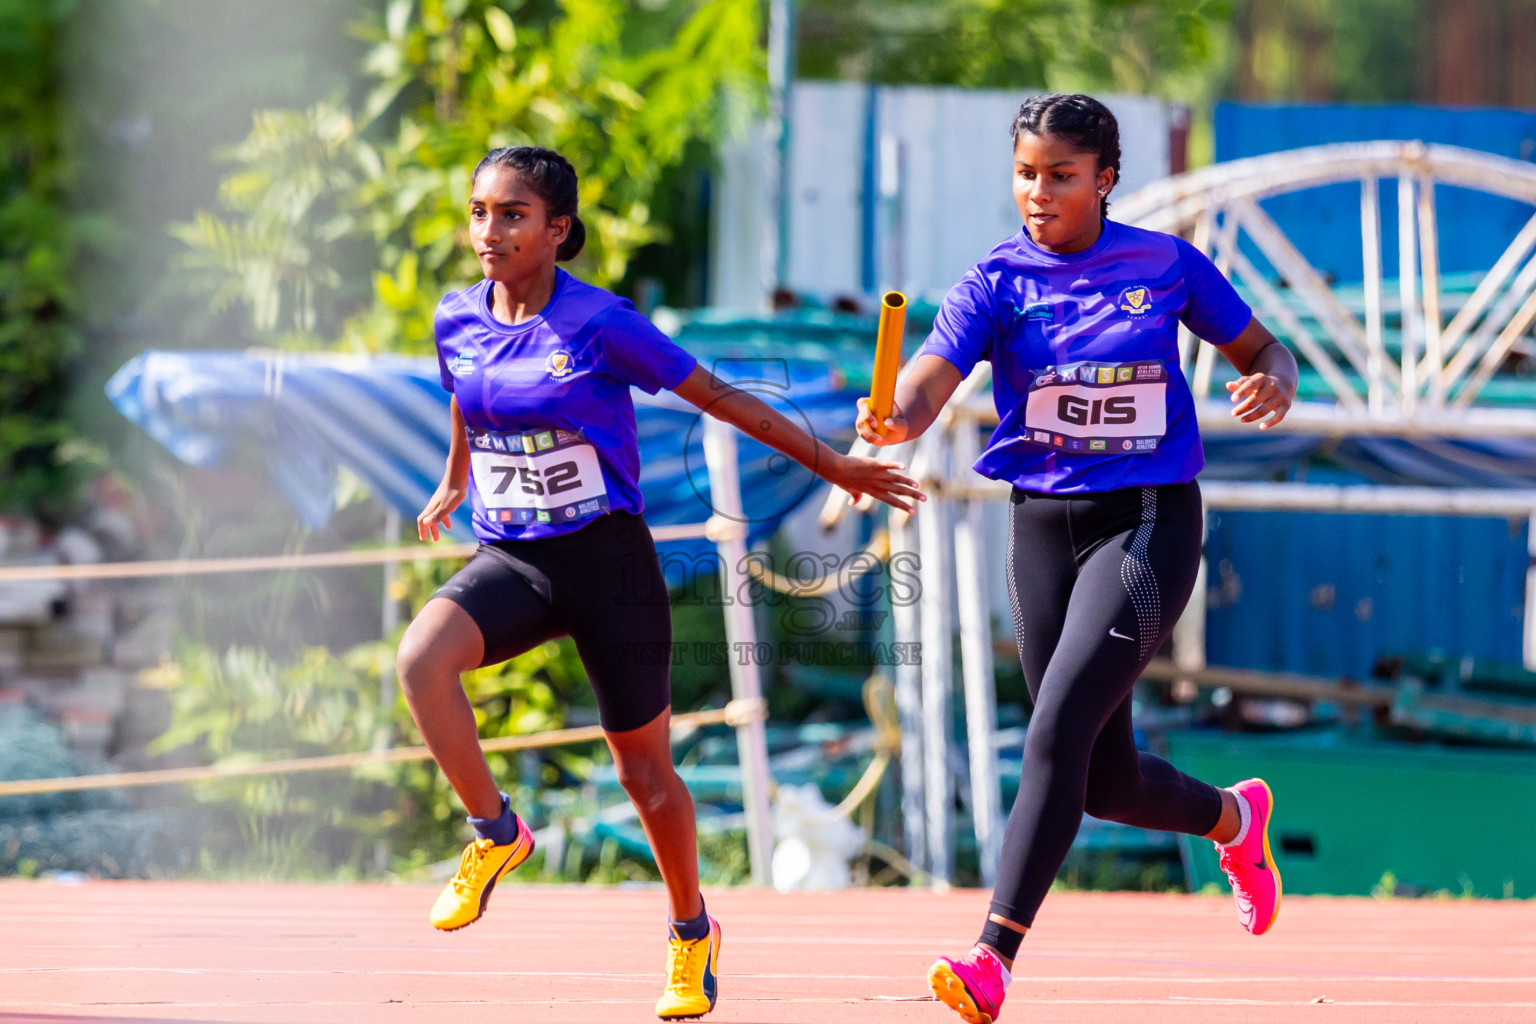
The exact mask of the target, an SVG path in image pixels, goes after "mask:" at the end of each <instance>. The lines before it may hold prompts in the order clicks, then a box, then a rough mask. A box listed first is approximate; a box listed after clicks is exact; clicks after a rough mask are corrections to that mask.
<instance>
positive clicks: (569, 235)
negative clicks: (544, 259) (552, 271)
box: [555, 213, 587, 263]
mask: <svg viewBox="0 0 1536 1024" xmlns="http://www.w3.org/2000/svg"><path fill="white" fill-rule="evenodd" d="M586 244H587V226H586V225H585V224H583V223H582V222H581V218H580V217H578V216H576V215H575V214H574V213H573V214H571V229H570V230H569V231H567V232H566V234H565V241H563V242H561V243H560V248H558V249H556V250H555V259H556V260H559V261H560V262H561V263H564V262H565V261H566V260H573V259H575V258H576V257H577V256H578V255H580V253H581V250H582V247H583V246H585V245H586Z"/></svg>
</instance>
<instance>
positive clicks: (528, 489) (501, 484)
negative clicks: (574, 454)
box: [490, 461, 581, 497]
mask: <svg viewBox="0 0 1536 1024" xmlns="http://www.w3.org/2000/svg"><path fill="white" fill-rule="evenodd" d="M490 470H491V472H492V473H494V474H495V475H496V476H497V477H499V480H498V481H497V483H496V486H495V488H494V489H492V491H491V493H492V494H505V493H507V488H509V487H511V486H512V484H513V483H514V482H517V483H518V486H519V488H520V489H521V490H522V492H523V493H524V494H531V495H535V496H537V497H542V496H544V495H546V494H550V495H552V494H564V493H565V492H567V491H574V490H576V489H577V488H579V487H580V486H581V477H580V473H581V470H580V468H579V467H578V466H577V465H576V463H575V462H574V461H572V462H558V463H556V464H555V465H553V466H550V467H548V468H547V469H545V470H544V471H543V472H542V474H541V473H540V470H539V469H538V468H537V467H535V466H506V465H501V466H491V467H490ZM541 476H542V479H541Z"/></svg>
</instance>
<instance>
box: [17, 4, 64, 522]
mask: <svg viewBox="0 0 1536 1024" xmlns="http://www.w3.org/2000/svg"><path fill="white" fill-rule="evenodd" d="M72 6H73V5H72V4H71V3H68V2H64V0H53V2H44V0H3V2H0V61H4V63H5V74H4V75H3V76H0V511H7V512H18V511H25V512H31V513H34V514H41V515H43V516H45V517H47V518H58V517H59V516H61V515H62V514H64V513H65V512H67V506H68V504H69V501H70V487H69V479H68V474H67V470H66V465H65V463H66V458H65V456H66V455H67V453H68V451H69V445H68V442H69V441H70V440H71V439H72V438H73V436H74V432H73V430H72V428H71V427H70V425H69V423H68V420H67V419H66V416H65V402H66V400H67V397H68V383H69V373H70V367H71V365H72V364H73V362H74V360H75V359H76V358H77V357H78V355H79V352H80V332H79V328H78V325H77V322H76V320H75V317H74V315H73V309H72V306H73V292H72V290H71V287H70V279H69V274H70V269H71V265H72V263H73V261H74V258H75V253H76V249H77V244H76V241H77V235H76V230H75V229H76V225H74V224H73V223H72V222H71V220H70V217H69V208H68V200H67V196H68V187H69V183H70V180H71V167H70V162H69V160H68V154H67V153H66V151H65V146H64V128H63V125H62V114H63V91H64V90H63V88H62V84H61V80H60V75H59V71H58V66H57V56H58V53H59V50H60V45H61V35H62V32H63V27H64V24H65V22H66V20H67V17H68V14H69V10H70V8H71V7H72Z"/></svg>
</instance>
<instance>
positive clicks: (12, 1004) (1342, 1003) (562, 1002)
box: [0, 996, 1536, 1011]
mask: <svg viewBox="0 0 1536 1024" xmlns="http://www.w3.org/2000/svg"><path fill="white" fill-rule="evenodd" d="M927 1001H933V1000H932V998H931V997H930V998H929V999H928V1000H924V999H921V998H917V999H912V998H910V997H907V996H868V997H862V998H848V997H846V996H845V997H814V996H794V997H762V996H757V997H752V996H734V997H732V998H731V999H730V1002H731V1003H732V1004H738V1003H760V1004H785V1005H810V1006H826V1005H845V1006H846V1005H849V1004H860V1003H888V1002H927ZM1029 1002H1030V1004H1031V1005H1038V1006H1182V1007H1185V1008H1188V1007H1190V1006H1194V1005H1199V1006H1274V1007H1280V1006H1311V1005H1314V1004H1313V1002H1312V1000H1309V999H1302V1000H1298V999H1276V1000H1264V999H1201V1000H1192V999H1180V998H1177V997H1174V998H1169V999H1031V1000H1030V1001H1029ZM509 1005H518V1006H534V1005H544V1006H647V1007H649V1006H651V1005H652V1001H651V1000H649V999H518V1000H492V999H411V1000H394V1001H389V1000H374V1001H371V1002H364V1001H361V1000H351V1001H345V1002H343V1001H340V1000H318V1001H316V1000H291V1001H281V1000H238V1001H237V1000H230V1001H225V1002H217V1003H214V1002H171V1001H169V1000H147V1001H142V1002H91V1003H64V1002H48V1003H44V1002H36V1001H25V1002H23V1001H11V1000H0V1008H5V1009H22V1010H34V1011H35V1010H38V1009H80V1008H82V1007H91V1008H93V1009H116V1008H138V1009H144V1008H149V1007H157V1008H164V1009H176V1010H189V1009H239V1008H242V1007H258V1006H260V1007H277V1006H288V1007H373V1008H376V1007H380V1006H509ZM1328 1005H1329V1006H1335V1007H1351V1006H1355V1007H1372V1008H1390V1009H1414V1010H1506V1009H1536V1002H1497V1003H1495V1002H1468V1001H1464V1000H1460V1001H1454V1002H1445V1001H1434V1002H1426V1001H1413V1002H1409V1001H1388V1000H1364V999H1362V1000H1355V999H1333V1000H1332V1001H1331V1002H1330V1003H1329V1004H1328Z"/></svg>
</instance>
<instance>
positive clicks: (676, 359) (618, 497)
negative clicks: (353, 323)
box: [434, 270, 697, 542]
mask: <svg viewBox="0 0 1536 1024" xmlns="http://www.w3.org/2000/svg"><path fill="white" fill-rule="evenodd" d="M491 285H492V283H491V281H489V280H485V281H481V282H480V283H479V284H476V285H473V286H471V287H469V288H466V289H464V290H463V291H459V292H452V293H450V294H449V295H448V296H447V297H446V298H444V299H443V301H442V302H441V303H440V304H439V305H438V307H437V316H436V320H435V324H434V326H435V328H436V333H437V362H438V368H439V369H440V371H441V372H442V378H443V387H445V388H447V389H448V390H449V391H451V392H453V394H454V396H455V397H456V398H457V399H458V402H459V409H460V411H462V412H463V414H464V424H465V427H466V429H467V434H468V437H467V440H468V442H469V453H470V481H469V484H470V496H471V499H470V500H471V503H472V505H473V508H474V519H473V521H474V528H475V536H476V537H479V538H480V539H481V540H482V541H486V542H490V541H498V540H534V539H537V538H540V537H553V536H557V535H559V534H562V533H569V532H570V531H572V530H575V529H578V528H580V527H581V526H583V525H585V524H586V523H587V522H589V521H590V520H591V519H592V518H593V517H594V516H599V515H603V514H605V513H607V512H611V511H616V510H620V509H627V510H629V511H631V512H642V511H644V507H645V504H644V502H643V501H642V499H641V496H640V485H639V479H640V450H639V447H638V445H637V443H636V439H635V406H634V403H633V402H632V401H631V400H630V395H629V389H630V387H631V386H632V385H633V386H634V387H638V388H644V389H645V391H646V392H648V393H649V394H653V395H654V394H655V393H656V392H658V391H660V390H661V389H662V388H668V389H670V388H675V387H677V385H679V384H681V383H682V382H683V379H684V378H686V377H687V376H688V374H689V373H691V372H692V371H693V368H694V366H695V365H696V364H697V360H695V359H694V358H693V357H692V356H690V355H689V354H688V353H687V352H684V351H683V350H682V349H681V348H679V347H678V346H677V345H675V344H673V342H672V340H671V339H670V338H668V337H667V336H666V335H664V334H662V333H661V332H660V331H659V330H657V329H656V328H655V327H654V326H653V325H652V324H651V322H650V321H649V320H647V319H646V318H645V317H643V316H641V315H640V314H639V313H638V312H636V311H635V308H634V306H632V305H630V303H629V301H628V300H626V299H621V298H619V297H618V296H616V295H613V294H611V293H610V292H606V291H604V290H603V289H601V288H595V287H593V286H591V285H589V284H585V283H583V282H581V281H578V280H576V278H574V277H572V276H571V275H570V274H567V273H566V272H565V271H564V270H557V271H556V278H555V291H554V294H553V295H551V296H550V300H549V303H548V304H547V305H546V306H545V307H544V309H543V311H542V312H541V313H540V314H539V315H538V316H535V317H533V318H532V319H531V320H528V321H527V322H526V323H522V324H519V325H518V326H516V327H513V326H512V325H511V324H505V323H502V322H501V321H499V320H497V319H496V318H495V317H494V316H492V315H491Z"/></svg>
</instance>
